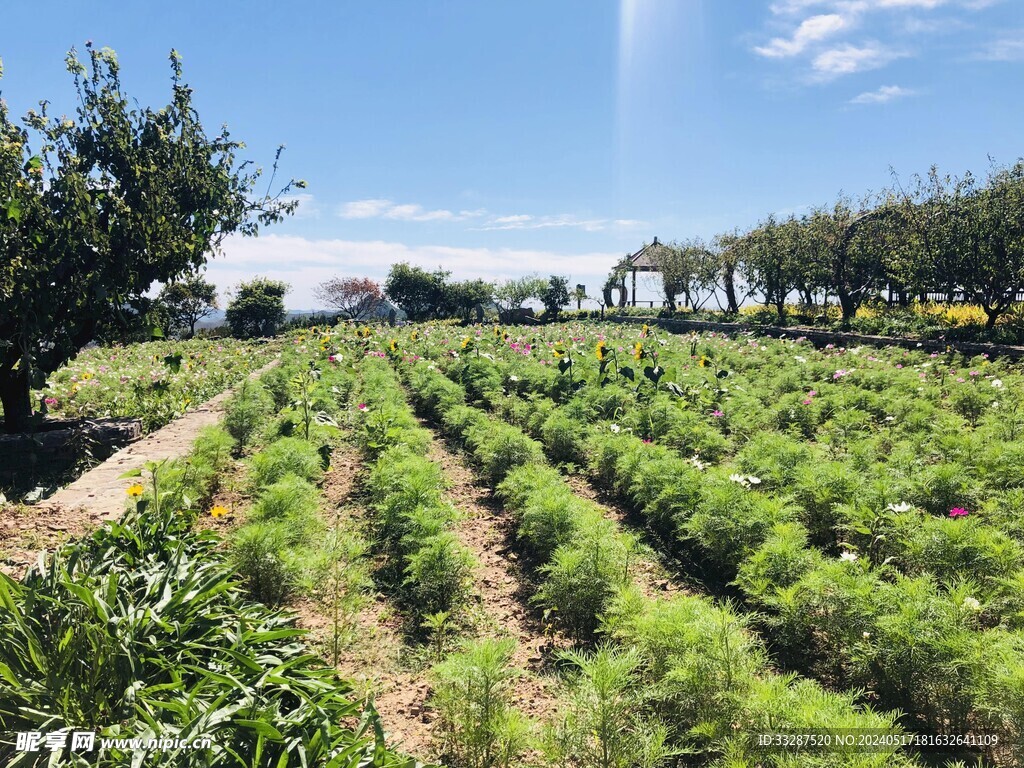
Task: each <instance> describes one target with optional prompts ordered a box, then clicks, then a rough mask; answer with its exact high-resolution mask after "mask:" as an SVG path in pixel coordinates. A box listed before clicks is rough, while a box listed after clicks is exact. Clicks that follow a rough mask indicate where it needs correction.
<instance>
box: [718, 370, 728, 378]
mask: <svg viewBox="0 0 1024 768" xmlns="http://www.w3.org/2000/svg"><path fill="white" fill-rule="evenodd" d="M728 375H729V372H728V371H727V370H725V369H724V368H723V369H722V370H720V371H719V372H718V373H716V374H715V376H717V377H718V378H720V379H724V378H726V377H727V376H728Z"/></svg>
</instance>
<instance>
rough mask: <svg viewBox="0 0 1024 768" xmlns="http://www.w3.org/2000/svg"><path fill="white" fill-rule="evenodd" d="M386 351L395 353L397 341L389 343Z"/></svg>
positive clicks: (393, 340)
mask: <svg viewBox="0 0 1024 768" xmlns="http://www.w3.org/2000/svg"><path fill="white" fill-rule="evenodd" d="M388 349H390V350H391V351H392V352H397V351H398V339H392V340H391V343H390V344H388Z"/></svg>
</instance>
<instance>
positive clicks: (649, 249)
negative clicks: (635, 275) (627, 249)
mask: <svg viewBox="0 0 1024 768" xmlns="http://www.w3.org/2000/svg"><path fill="white" fill-rule="evenodd" d="M664 247H665V245H664V244H663V243H659V242H658V238H657V237H655V238H654V241H653V242H652V243H649V244H645V245H644V247H643V248H641V249H640V250H639V251H637V252H636V253H634V254H633V255H632V256H630V257H629V269H635V270H636V271H637V272H657V271H658V251H659V250H660V249H662V248H664Z"/></svg>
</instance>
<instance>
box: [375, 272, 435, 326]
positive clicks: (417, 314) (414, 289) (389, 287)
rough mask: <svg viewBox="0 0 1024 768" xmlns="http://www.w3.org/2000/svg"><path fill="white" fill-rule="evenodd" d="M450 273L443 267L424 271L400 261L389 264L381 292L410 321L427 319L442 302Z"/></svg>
mask: <svg viewBox="0 0 1024 768" xmlns="http://www.w3.org/2000/svg"><path fill="white" fill-rule="evenodd" d="M450 276H451V272H445V271H444V270H442V269H437V270H435V271H434V272H427V271H426V270H425V269H423V268H421V267H412V266H409V264H408V263H406V262H404V261H403V262H399V263H398V264H392V265H391V271H390V272H388V277H387V280H386V281H385V282H384V293H385V294H386V295H387V297H388V298H389V299H390V300H391V302H392V303H393V304H394V305H395V306H397V307H399V308H401V309H402V311H403V312H405V314H406V316H408V318H409V319H410V320H427V319H429V318H432V317H436V316H437V314H438V312H439V311H440V309H441V307H442V305H443V304H444V290H445V284H446V282H447V280H448V278H449V277H450Z"/></svg>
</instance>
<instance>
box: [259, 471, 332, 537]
mask: <svg viewBox="0 0 1024 768" xmlns="http://www.w3.org/2000/svg"><path fill="white" fill-rule="evenodd" d="M248 517H249V519H250V520H252V521H253V522H266V523H281V524H282V525H283V526H284V527H285V528H286V531H287V544H288V546H294V545H296V544H298V543H299V542H303V541H308V540H310V539H311V538H312V536H313V535H314V533H315V532H316V531H317V529H319V528H322V527H323V522H322V520H321V518H320V492H319V491H318V490H317V489H316V487H315V486H313V485H311V484H310V483H309V482H308V481H306V480H303V479H302V478H301V477H296V476H295V475H285V476H284V477H283V478H281V479H280V480H278V481H277V482H276V483H272V484H271V485H268V486H267V487H266V488H264V490H263V492H262V493H261V494H260V495H259V497H258V498H257V499H256V503H255V504H253V506H252V509H251V510H250V512H249V515H248Z"/></svg>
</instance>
